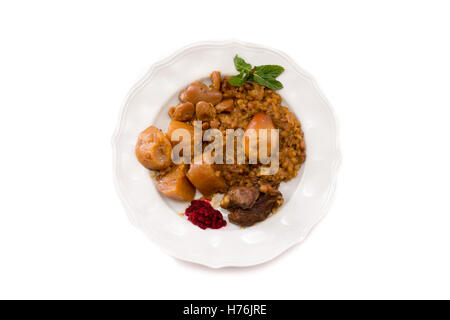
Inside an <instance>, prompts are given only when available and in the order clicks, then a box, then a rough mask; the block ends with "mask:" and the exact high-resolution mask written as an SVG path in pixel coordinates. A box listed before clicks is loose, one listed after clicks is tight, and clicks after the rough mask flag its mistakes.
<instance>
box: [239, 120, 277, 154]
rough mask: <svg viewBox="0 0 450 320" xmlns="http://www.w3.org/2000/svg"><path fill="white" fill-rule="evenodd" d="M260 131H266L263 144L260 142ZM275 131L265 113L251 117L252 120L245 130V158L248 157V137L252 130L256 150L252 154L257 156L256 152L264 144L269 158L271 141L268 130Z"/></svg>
mask: <svg viewBox="0 0 450 320" xmlns="http://www.w3.org/2000/svg"><path fill="white" fill-rule="evenodd" d="M260 129H266V130H267V131H266V139H265V140H264V142H263V141H262V138H261V137H260V131H259V130H260ZM272 129H275V125H274V124H273V121H272V118H271V117H270V116H268V115H267V114H265V113H262V112H260V113H257V114H255V115H254V116H253V118H252V120H251V121H250V122H249V123H248V125H247V128H246V129H245V141H246V144H245V154H246V156H247V157H249V154H250V147H251V146H250V143H249V135H250V131H251V130H254V133H255V135H256V146H255V147H256V148H257V149H256V150H254V152H255V153H256V154H257V151H258V150H259V149H260V147H261V144H264V143H265V145H266V146H265V147H266V150H267V155H268V156H270V154H271V148H272V144H271V139H270V130H272Z"/></svg>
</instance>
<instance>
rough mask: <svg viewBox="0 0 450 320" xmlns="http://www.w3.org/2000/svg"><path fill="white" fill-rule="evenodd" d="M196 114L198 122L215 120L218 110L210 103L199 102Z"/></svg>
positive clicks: (196, 106)
mask: <svg viewBox="0 0 450 320" xmlns="http://www.w3.org/2000/svg"><path fill="white" fill-rule="evenodd" d="M195 113H196V114H197V119H198V120H201V121H209V120H212V119H214V118H215V116H216V108H214V106H213V105H212V104H211V103H209V102H206V101H199V102H197V104H196V105H195Z"/></svg>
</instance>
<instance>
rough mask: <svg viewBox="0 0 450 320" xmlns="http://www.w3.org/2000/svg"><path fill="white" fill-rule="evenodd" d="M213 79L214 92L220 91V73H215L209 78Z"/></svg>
mask: <svg viewBox="0 0 450 320" xmlns="http://www.w3.org/2000/svg"><path fill="white" fill-rule="evenodd" d="M209 77H210V78H211V82H212V84H211V88H213V89H214V90H220V83H221V80H222V79H221V77H220V71H213V72H212V73H211V75H210V76H209Z"/></svg>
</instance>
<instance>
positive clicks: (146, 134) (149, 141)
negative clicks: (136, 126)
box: [135, 126, 172, 170]
mask: <svg viewBox="0 0 450 320" xmlns="http://www.w3.org/2000/svg"><path fill="white" fill-rule="evenodd" d="M135 152H136V157H137V159H138V160H139V162H140V163H141V164H142V165H143V166H144V167H146V168H147V169H150V170H161V169H165V168H168V167H169V166H170V165H171V164H172V160H171V156H172V145H171V144H170V141H169V139H167V137H166V136H165V135H164V133H163V132H162V131H161V130H159V129H158V128H156V127H154V126H150V127H148V128H147V129H145V130H144V131H142V132H141V133H140V134H139V137H138V141H137V143H136V148H135Z"/></svg>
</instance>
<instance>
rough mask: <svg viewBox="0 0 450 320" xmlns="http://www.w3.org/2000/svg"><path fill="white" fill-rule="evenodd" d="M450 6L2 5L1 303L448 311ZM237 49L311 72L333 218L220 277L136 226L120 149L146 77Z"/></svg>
mask: <svg viewBox="0 0 450 320" xmlns="http://www.w3.org/2000/svg"><path fill="white" fill-rule="evenodd" d="M449 17H450V5H449V4H448V2H446V1H308V2H301V1H281V0H278V1H262V0H259V1H242V0H241V1H232V0H228V1H194V0H192V1H183V2H181V1H180V2H174V1H70V2H69V1H2V2H1V3H0V46H1V48H0V142H1V144H0V145H1V148H2V149H1V150H2V152H1V156H0V194H1V197H0V298H184V299H193V298H211V299H212V298H225V299H226V298H253V299H258V298H275V299H278V298H296V299H300V298H450V254H449V251H450V210H449V209H450V202H449V200H448V198H449V182H450V169H449V163H450V151H449V138H450V125H449V123H450V41H449V39H450V18H449ZM230 38H236V39H240V40H243V41H248V42H253V43H259V44H263V45H266V46H270V47H273V48H276V49H279V50H281V51H284V52H286V53H287V54H288V55H290V56H291V57H292V58H293V59H294V60H296V61H297V63H298V64H299V65H300V66H301V67H303V68H304V69H306V70H307V71H309V72H310V73H311V74H313V75H314V76H315V77H316V79H317V81H318V83H319V85H320V87H321V88H322V90H323V91H324V93H325V95H326V96H327V98H328V99H329V101H330V102H331V104H332V105H333V107H334V109H335V111H336V114H337V116H338V120H339V124H340V141H341V147H342V153H343V164H342V167H341V171H340V175H339V178H338V186H337V190H336V195H335V198H334V203H333V205H332V206H331V210H330V212H329V214H328V216H327V217H326V218H325V219H324V220H323V221H322V222H321V223H320V224H319V225H318V226H317V227H316V228H315V229H314V230H313V232H312V233H311V234H310V236H309V237H308V239H307V240H306V241H305V242H304V243H302V244H301V245H298V246H296V247H294V248H292V249H290V250H288V251H287V252H286V253H284V254H283V255H282V256H280V257H278V258H277V259H275V260H273V261H271V262H269V263H266V264H264V265H260V266H257V267H251V268H245V269H222V270H211V269H208V268H205V267H200V266H197V265H193V264H189V263H185V262H181V261H178V260H175V259H173V258H171V257H169V256H166V255H165V254H164V253H162V252H161V251H160V249H159V248H157V247H156V246H155V245H153V244H152V243H151V242H149V241H148V240H147V239H146V238H145V236H144V235H143V234H142V233H141V232H140V231H138V230H137V229H135V228H134V227H133V226H131V224H130V223H129V222H128V220H127V217H126V214H125V212H124V210H123V208H122V206H121V203H120V201H119V199H118V197H117V196H116V193H115V189H114V186H113V181H112V151H111V144H110V140H111V137H112V134H113V131H114V128H115V125H116V120H117V117H118V112H119V109H120V106H121V103H122V102H123V99H124V97H125V96H126V94H127V93H128V90H129V89H130V88H131V86H132V85H133V84H134V82H135V81H137V80H138V79H139V78H140V76H142V75H143V74H144V73H145V72H146V71H147V69H148V67H149V66H150V65H151V64H152V63H154V62H156V61H158V60H160V59H162V58H164V57H166V56H167V55H169V54H171V53H172V52H173V51H175V50H177V49H179V48H180V47H182V46H184V45H187V44H190V43H192V42H195V41H201V40H223V39H230Z"/></svg>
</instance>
